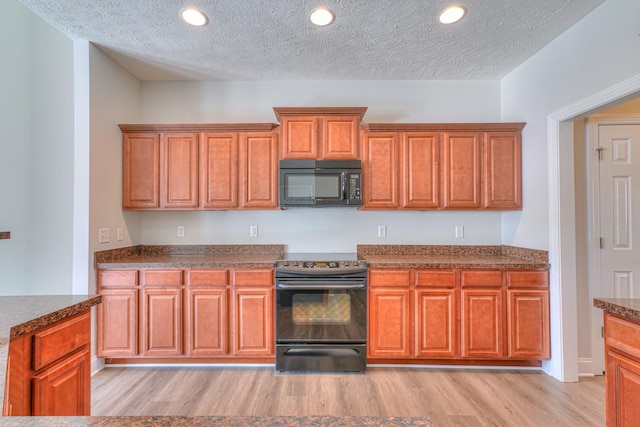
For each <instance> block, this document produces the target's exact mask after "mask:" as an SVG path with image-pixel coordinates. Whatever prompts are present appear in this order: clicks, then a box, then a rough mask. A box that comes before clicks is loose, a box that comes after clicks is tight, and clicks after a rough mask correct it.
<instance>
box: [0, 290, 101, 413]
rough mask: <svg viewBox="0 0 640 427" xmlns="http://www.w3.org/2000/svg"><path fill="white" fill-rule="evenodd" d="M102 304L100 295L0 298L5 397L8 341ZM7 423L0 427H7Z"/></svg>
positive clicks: (0, 371)
mask: <svg viewBox="0 0 640 427" xmlns="http://www.w3.org/2000/svg"><path fill="white" fill-rule="evenodd" d="M101 302H102V296H100V295H34V296H2V297H0V391H1V392H2V395H1V396H4V388H5V382H6V375H7V358H8V355H9V341H10V340H11V339H12V338H16V337H19V336H21V335H25V334H28V333H29V332H33V331H35V330H37V329H40V328H43V327H46V326H49V325H51V324H53V323H55V322H58V321H60V320H63V319H66V318H67V317H71V316H73V315H75V314H77V313H80V312H82V311H84V310H87V309H89V308H91V307H92V306H94V305H97V304H100V303H101ZM4 421H5V419H3V421H2V422H0V424H3V425H4Z"/></svg>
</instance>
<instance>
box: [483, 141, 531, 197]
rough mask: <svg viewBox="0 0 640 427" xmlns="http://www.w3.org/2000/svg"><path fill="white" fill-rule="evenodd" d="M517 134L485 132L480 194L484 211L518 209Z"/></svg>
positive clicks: (518, 169) (519, 157)
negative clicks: (482, 196) (482, 185)
mask: <svg viewBox="0 0 640 427" xmlns="http://www.w3.org/2000/svg"><path fill="white" fill-rule="evenodd" d="M521 139H522V137H521V133H520V132H486V133H485V134H484V141H483V150H482V151H483V180H482V181H483V184H484V188H483V193H484V207H485V208H487V209H522V170H521V168H522V159H521V157H522V154H521V150H522V148H521V145H522V143H521Z"/></svg>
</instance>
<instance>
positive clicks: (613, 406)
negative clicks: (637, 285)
mask: <svg viewBox="0 0 640 427" xmlns="http://www.w3.org/2000/svg"><path fill="white" fill-rule="evenodd" d="M630 311H635V310H630ZM604 335H605V336H604V340H605V364H606V366H605V372H606V377H605V388H606V402H607V426H635V425H637V424H638V420H639V419H640V406H639V405H638V396H640V324H638V323H637V322H636V321H631V320H628V319H625V318H622V317H618V316H617V315H615V314H612V313H610V312H608V311H605V313H604Z"/></svg>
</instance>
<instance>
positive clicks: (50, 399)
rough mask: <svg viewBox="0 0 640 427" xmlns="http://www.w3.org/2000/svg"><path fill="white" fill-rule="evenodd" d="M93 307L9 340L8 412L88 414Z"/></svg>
mask: <svg viewBox="0 0 640 427" xmlns="http://www.w3.org/2000/svg"><path fill="white" fill-rule="evenodd" d="M90 412H91V312H90V310H85V311H83V312H81V313H78V314H76V315H74V316H72V317H70V318H68V319H64V320H61V321H58V322H56V323H55V324H53V325H51V326H48V327H46V328H43V329H40V330H36V331H34V332H31V333H29V334H26V335H22V336H20V337H18V338H13V339H11V341H10V342H9V358H8V365H7V377H6V384H5V400H4V405H3V415H6V416H32V415H35V416H54V415H65V416H88V415H90Z"/></svg>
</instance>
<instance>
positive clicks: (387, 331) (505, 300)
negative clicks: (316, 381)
mask: <svg viewBox="0 0 640 427" xmlns="http://www.w3.org/2000/svg"><path fill="white" fill-rule="evenodd" d="M549 336H550V332H549V289H548V271H547V270H535V271H533V270H531V271H525V270H522V271H503V270H470V269H376V268H373V269H370V270H369V339H368V358H369V359H372V360H376V361H382V360H384V359H388V360H391V359H399V360H401V359H405V360H415V361H419V360H461V361H464V360H468V361H470V362H472V361H485V362H486V361H507V360H513V361H516V363H517V361H521V362H524V363H526V362H527V361H538V360H542V359H548V358H549V357H550V346H549Z"/></svg>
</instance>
